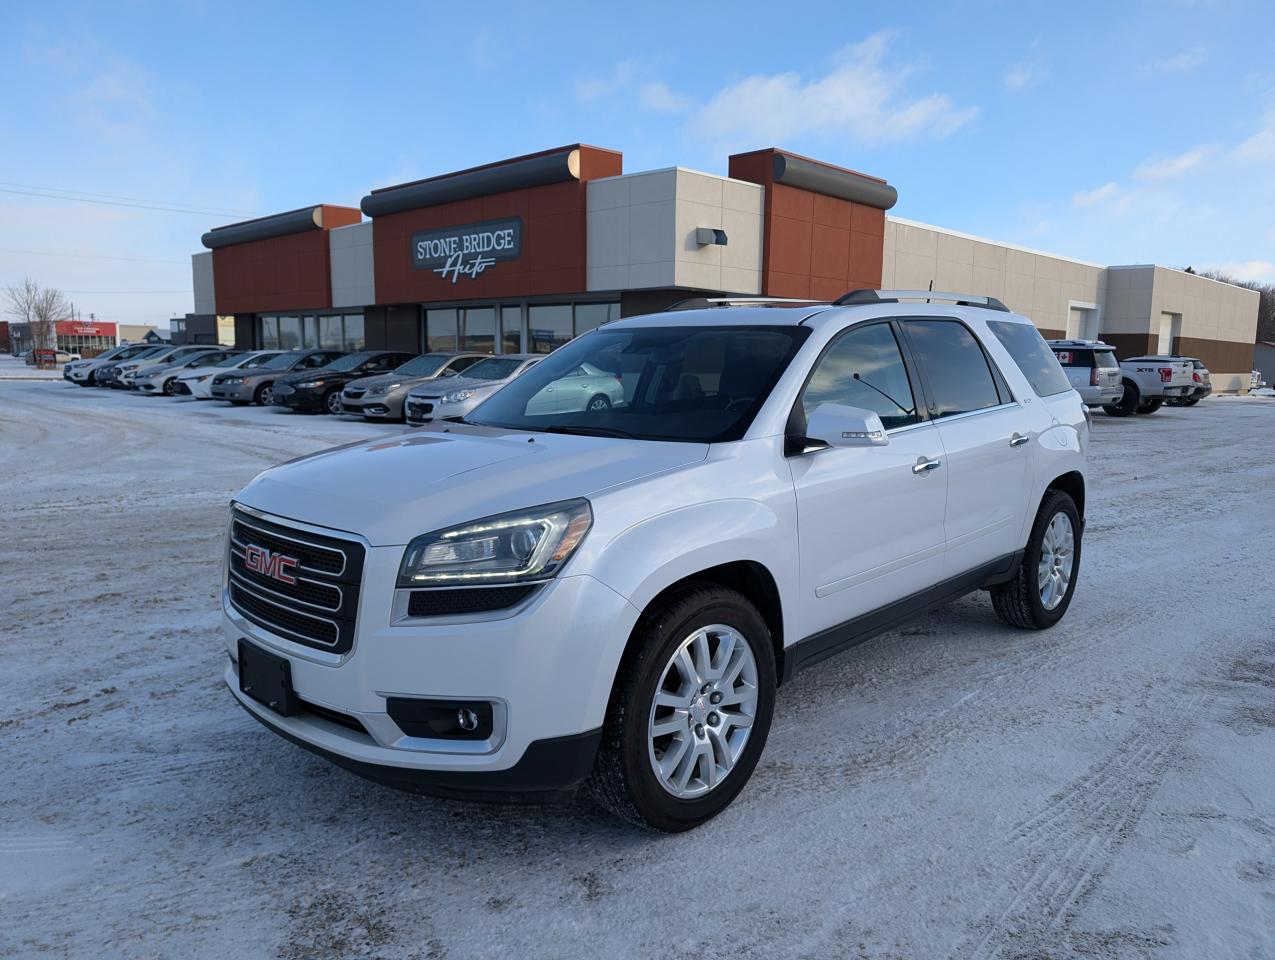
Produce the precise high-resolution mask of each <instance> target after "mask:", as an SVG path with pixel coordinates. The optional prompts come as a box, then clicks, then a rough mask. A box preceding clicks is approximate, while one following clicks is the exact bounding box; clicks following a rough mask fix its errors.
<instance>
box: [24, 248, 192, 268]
mask: <svg viewBox="0 0 1275 960" xmlns="http://www.w3.org/2000/svg"><path fill="white" fill-rule="evenodd" d="M0 253H26V254H31V255H32V256H36V257H78V258H82V259H85V260H125V261H127V262H129V263H180V264H183V265H185V266H189V261H187V260H156V259H154V258H152V257H112V256H108V255H107V254H102V253H59V252H57V251H53V250H7V249H2V248H0Z"/></svg>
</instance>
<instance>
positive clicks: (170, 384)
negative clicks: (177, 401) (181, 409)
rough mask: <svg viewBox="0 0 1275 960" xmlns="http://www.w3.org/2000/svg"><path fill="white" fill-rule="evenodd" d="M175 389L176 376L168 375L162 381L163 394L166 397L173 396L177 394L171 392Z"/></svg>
mask: <svg viewBox="0 0 1275 960" xmlns="http://www.w3.org/2000/svg"><path fill="white" fill-rule="evenodd" d="M176 389H177V378H176V377H169V378H168V379H167V380H165V381H164V388H163V390H164V396H166V397H175V396H177V394H176V393H174V392H173V391H174V390H176Z"/></svg>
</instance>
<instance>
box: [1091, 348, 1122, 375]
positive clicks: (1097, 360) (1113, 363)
mask: <svg viewBox="0 0 1275 960" xmlns="http://www.w3.org/2000/svg"><path fill="white" fill-rule="evenodd" d="M1093 359H1094V365H1095V366H1097V367H1102V368H1103V369H1106V370H1114V369H1115V368H1116V367H1119V366H1120V364H1119V362H1117V360H1116V351H1114V350H1095V351H1094V352H1093Z"/></svg>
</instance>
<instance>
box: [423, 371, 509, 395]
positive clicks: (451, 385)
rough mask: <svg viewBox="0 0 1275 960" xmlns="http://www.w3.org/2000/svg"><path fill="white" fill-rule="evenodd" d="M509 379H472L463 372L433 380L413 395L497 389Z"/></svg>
mask: <svg viewBox="0 0 1275 960" xmlns="http://www.w3.org/2000/svg"><path fill="white" fill-rule="evenodd" d="M508 382H509V380H472V379H470V378H469V377H467V376H465V375H464V374H461V375H460V376H459V377H445V378H444V379H442V380H431V381H429V382H427V383H425V384H422V385H421V386H419V387H417V388H416V389H414V390H413V391H412V392H411V394H410V395H411V396H413V397H441V396H444V395H445V394H448V393H455V392H456V391H457V390H485V389H491V390H495V389H496V388H497V387H503V386H504V385H505V384H506V383H508Z"/></svg>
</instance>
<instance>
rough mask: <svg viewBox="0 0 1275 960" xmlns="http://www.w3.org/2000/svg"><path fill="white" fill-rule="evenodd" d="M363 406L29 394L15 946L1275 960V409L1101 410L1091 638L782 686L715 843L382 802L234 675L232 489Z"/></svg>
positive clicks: (907, 659) (4, 848)
mask: <svg viewBox="0 0 1275 960" xmlns="http://www.w3.org/2000/svg"><path fill="white" fill-rule="evenodd" d="M392 429H393V428H388V427H369V426H366V425H364V424H361V423H358V422H353V421H333V420H331V419H330V418H319V417H302V416H291V415H287V414H279V413H275V412H274V411H268V410H267V411H263V410H257V409H239V408H230V407H224V406H222V405H220V404H210V403H198V402H195V401H191V400H185V401H173V400H167V399H162V398H146V397H136V396H123V395H120V394H118V393H116V394H107V393H103V392H101V391H96V390H83V389H79V388H76V387H73V386H70V385H66V384H62V383H38V382H29V383H22V382H0V464H2V465H3V466H2V467H0V504H2V505H3V506H0V515H2V516H3V527H2V530H3V536H0V609H3V610H4V612H5V616H4V620H3V621H2V622H3V626H2V627H0V654H3V658H4V669H3V671H0V738H2V739H0V743H2V744H3V755H2V757H0V759H2V761H3V769H4V776H3V777H0V956H4V957H48V956H54V957H60V956H68V957H85V958H94V960H108V958H115V957H128V958H134V957H138V958H140V957H182V958H216V960H227V958H241V957H243V958H249V957H251V958H256V957H280V958H365V957H385V958H390V957H431V958H442V957H450V958H470V957H509V956H518V957H522V958H539V957H546V958H549V957H552V958H571V957H582V958H583V957H587V958H596V957H613V956H614V957H659V958H681V957H685V958H699V957H719V956H732V957H758V958H782V957H811V958H827V957H874V958H943V957H981V958H990V957H1002V958H1011V957H1033V958H1035V957H1042V958H1043V957H1050V958H1066V957H1114V958H1161V957H1165V958H1168V957H1173V958H1201V957H1208V958H1210V960H1218V958H1227V957H1235V958H1241V957H1242V958H1254V957H1272V956H1275V772H1273V771H1275V636H1273V635H1272V631H1271V626H1272V620H1273V619H1275V618H1273V617H1272V614H1273V613H1275V600H1272V586H1273V585H1275V577H1273V576H1272V573H1271V571H1272V565H1271V560H1270V545H1271V544H1272V543H1273V542H1275V509H1273V508H1275V493H1273V491H1275V457H1272V456H1271V453H1272V451H1275V401H1261V400H1225V399H1214V400H1209V401H1206V402H1205V403H1203V404H1201V405H1199V406H1197V407H1195V408H1193V409H1184V410H1175V409H1169V408H1166V409H1163V410H1161V411H1160V412H1158V413H1156V414H1155V415H1153V416H1150V417H1132V418H1129V419H1127V420H1113V419H1108V418H1106V417H1104V416H1103V415H1101V414H1099V415H1097V417H1096V419H1095V424H1094V441H1093V450H1092V454H1093V455H1092V484H1093V489H1092V492H1091V494H1090V504H1089V511H1088V512H1089V523H1088V529H1087V533H1086V537H1085V544H1084V554H1083V561H1082V569H1081V573H1080V582H1079V587H1078V592H1077V594H1076V597H1075V602H1074V604H1073V606H1072V608H1071V611H1070V613H1069V614H1068V616H1067V618H1066V620H1065V621H1064V622H1063V623H1062V624H1061V625H1059V626H1058V627H1057V628H1055V629H1054V630H1051V631H1048V632H1045V633H1025V632H1018V631H1014V630H1011V629H1009V628H1007V627H1005V626H1003V625H1002V624H1001V623H1000V622H999V621H998V620H996V618H995V617H994V615H993V614H992V611H991V607H990V604H989V603H988V602H987V600H986V598H985V597H984V596H982V595H976V596H973V597H969V598H966V599H964V600H962V601H959V602H957V603H954V604H951V605H949V606H948V607H946V608H944V609H942V610H940V611H938V612H936V613H934V614H933V615H930V616H927V617H926V618H924V619H922V620H919V621H917V622H915V623H913V624H910V625H909V626H907V627H905V628H903V629H901V630H898V631H895V632H894V633H891V634H889V635H886V636H883V637H880V638H878V639H876V640H874V641H872V642H870V643H868V644H865V645H863V646H861V647H858V648H856V649H854V650H852V651H850V652H849V653H847V654H845V655H843V656H841V657H839V658H837V659H834V660H832V661H828V662H827V663H826V664H823V665H821V666H820V667H818V668H815V669H813V670H811V671H808V672H807V673H805V674H803V675H800V676H799V677H798V678H797V679H796V680H795V681H794V682H792V683H791V684H790V685H787V686H785V687H784V688H782V689H781V691H780V694H779V701H778V706H777V711H776V723H775V728H774V730H773V732H772V733H771V737H770V742H769V744H768V746H767V750H766V754H765V756H764V757H763V759H762V762H761V765H760V766H759V768H758V770H757V772H756V774H755V776H754V779H753V782H752V783H751V784H750V786H749V787H748V788H747V789H746V790H745V792H744V793H743V794H742V796H741V797H740V799H739V800H738V801H737V802H736V804H735V805H734V806H733V807H732V808H731V809H730V810H729V811H727V812H726V813H725V814H724V815H723V816H721V817H720V818H718V819H717V820H715V821H713V822H712V823H710V824H708V825H707V826H705V827H703V828H701V829H699V830H696V831H693V832H691V833H689V834H684V835H680V836H676V837H664V836H657V835H653V834H648V833H643V832H638V831H635V830H633V829H631V828H629V827H627V826H625V825H623V824H620V823H618V822H615V821H613V820H611V819H609V818H608V817H607V816H605V815H604V814H602V813H600V812H598V811H596V810H595V809H593V808H592V807H591V806H590V805H589V804H588V803H587V802H585V801H580V802H578V803H576V804H573V805H567V806H562V807H556V808H530V809H524V808H507V807H485V806H474V805H465V804H459V803H451V802H443V801H436V800H429V799H422V798H416V797H411V796H407V795H403V794H398V793H395V792H393V791H390V790H387V789H384V788H381V787H377V786H374V785H372V784H369V783H366V782H364V781H362V780H360V779H358V778H356V777H354V776H353V775H351V774H348V773H346V772H344V771H342V770H339V769H337V768H335V767H332V766H330V765H328V764H326V763H325V762H323V761H322V760H319V759H317V758H315V757H313V756H311V755H309V754H307V753H305V752H304V751H301V750H299V749H297V748H296V747H293V746H292V745H290V744H288V743H286V742H284V741H283V740H280V739H278V738H276V737H274V736H272V735H270V734H269V733H268V732H266V731H265V730H263V729H262V728H261V727H260V726H258V725H257V724H256V723H255V722H253V721H252V720H251V719H250V718H248V717H247V716H246V715H244V713H243V712H242V711H241V710H240V709H239V708H238V707H237V706H236V705H235V704H234V703H233V702H232V700H231V698H230V696H229V694H228V693H227V692H226V691H225V690H224V689H223V687H222V682H221V672H222V665H223V662H224V657H225V654H224V652H223V650H222V646H221V642H220V639H219V638H218V636H217V635H216V625H217V601H216V592H217V587H218V583H219V563H220V550H221V538H222V536H223V532H224V527H225V521H226V503H227V500H228V498H229V497H230V495H231V494H232V493H233V492H234V491H235V490H236V489H237V488H238V487H239V486H240V485H242V484H243V483H245V482H246V481H247V480H249V479H250V478H251V477H252V476H253V475H254V474H255V473H256V472H257V471H259V470H261V469H263V468H265V467H267V466H269V465H270V464H272V463H275V462H278V461H280V460H284V459H287V458H289V457H291V456H295V455H298V454H300V453H303V452H306V451H309V450H313V449H317V448H320V447H323V446H327V445H330V444H334V443H338V442H344V441H347V440H350V439H354V438H356V437H359V436H366V435H369V434H374V433H386V432H391V431H392Z"/></svg>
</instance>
